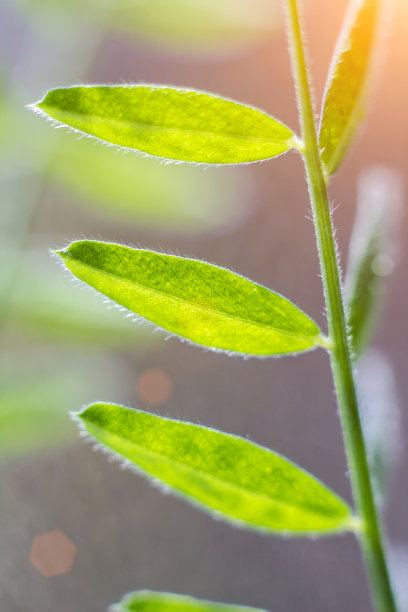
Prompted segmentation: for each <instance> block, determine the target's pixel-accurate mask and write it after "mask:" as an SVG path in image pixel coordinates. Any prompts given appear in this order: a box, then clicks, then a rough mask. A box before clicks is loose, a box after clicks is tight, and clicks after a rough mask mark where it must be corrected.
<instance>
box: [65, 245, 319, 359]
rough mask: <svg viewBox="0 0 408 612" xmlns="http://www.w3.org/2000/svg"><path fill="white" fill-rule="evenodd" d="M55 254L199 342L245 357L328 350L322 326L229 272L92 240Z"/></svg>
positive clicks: (128, 304) (115, 296)
mask: <svg viewBox="0 0 408 612" xmlns="http://www.w3.org/2000/svg"><path fill="white" fill-rule="evenodd" d="M57 254H58V255H60V256H61V258H62V259H63V261H64V263H65V265H66V266H67V267H68V269H69V270H71V272H72V273H73V274H75V276H77V277H78V278H79V279H81V280H83V281H85V282H86V283H88V284H89V285H91V286H92V287H94V288H95V289H97V290H98V291H100V292H101V293H103V294H104V295H106V296H108V297H109V298H111V299H112V300H114V301H115V302H117V303H118V304H120V305H121V306H124V307H125V308H128V309H129V310H131V311H133V312H135V313H136V314H138V315H140V316H142V317H144V318H146V319H148V320H149V321H152V322H153V323H155V324H156V325H159V326H160V327H162V328H164V329H166V330H168V331H170V332H173V333H175V334H178V335H180V336H182V337H184V338H187V339H189V340H192V341H193V342H196V343H197V344H201V345H203V346H208V347H211V348H215V349H221V350H225V351H230V352H235V353H241V354H246V355H276V354H284V353H294V352H299V351H305V350H309V349H312V348H314V347H316V346H318V345H324V339H323V338H322V336H321V334H320V331H319V328H318V327H317V325H316V324H315V323H314V322H313V321H312V320H311V319H310V318H309V317H308V316H307V315H305V314H304V313H303V312H302V311H301V310H299V309H298V308H297V307H296V306H294V305H293V304H292V303H291V302H289V301H288V300H286V299H285V298H283V297H282V296H280V295H278V294H277V293H274V292H272V291H270V290H269V289H266V288H265V287H262V286H261V285H257V284H255V283H253V282H251V281H249V280H247V279H246V278H243V277H242V276H238V275H237V274H234V273H233V272H230V271H229V270H225V269H224V268H218V267H216V266H213V265H211V264H208V263H204V262H202V261H197V260H193V259H184V258H181V257H175V256H173V255H163V254H161V253H155V252H153V251H145V250H140V249H131V248H128V247H124V246H121V245H118V244H109V243H104V242H97V241H90V240H84V241H78V242H73V243H72V244H71V245H70V246H69V247H68V248H67V249H66V250H64V251H59V252H58V253H57Z"/></svg>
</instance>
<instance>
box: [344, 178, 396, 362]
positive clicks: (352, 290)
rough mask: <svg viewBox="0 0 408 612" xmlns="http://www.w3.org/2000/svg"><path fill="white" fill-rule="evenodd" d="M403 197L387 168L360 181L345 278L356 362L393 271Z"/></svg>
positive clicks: (370, 332)
mask: <svg viewBox="0 0 408 612" xmlns="http://www.w3.org/2000/svg"><path fill="white" fill-rule="evenodd" d="M402 197H403V194H402V180H401V177H400V176H399V175H398V174H397V173H395V172H392V171H391V170H389V169H387V168H383V167H373V168H370V169H368V170H367V171H366V172H365V174H363V175H362V177H361V179H360V183H359V191H358V202H357V214H356V220H355V223H354V227H353V234H352V238H351V243H350V250H349V258H348V266H347V276H346V293H347V302H348V310H349V317H348V323H349V327H350V335H351V341H352V346H353V350H354V353H355V356H356V357H357V358H358V357H360V356H361V354H362V353H363V351H364V349H365V348H366V346H367V345H368V343H369V341H370V339H371V335H372V331H373V328H374V323H375V315H376V312H377V309H378V303H379V298H380V297H381V294H382V291H383V286H384V279H385V277H386V276H388V275H389V274H390V273H391V272H392V270H393V267H394V262H393V255H394V253H393V251H394V247H395V236H394V234H395V229H396V228H397V227H398V224H399V220H400V216H401V210H402Z"/></svg>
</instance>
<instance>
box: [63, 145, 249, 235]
mask: <svg viewBox="0 0 408 612" xmlns="http://www.w3.org/2000/svg"><path fill="white" fill-rule="evenodd" d="M51 170H52V178H53V179H54V180H56V181H57V182H58V185H60V186H61V187H62V188H63V189H64V191H68V192H69V194H70V195H73V196H74V198H75V199H76V201H77V202H79V203H80V204H81V206H82V207H86V208H88V209H90V210H93V211H96V212H97V213H98V215H99V216H101V215H103V216H105V217H106V218H108V219H109V221H112V220H115V221H116V222H122V223H126V224H127V225H128V224H129V223H134V224H137V225H138V226H139V227H140V226H141V227H146V228H149V229H153V230H155V231H157V230H163V229H165V230H166V232H169V231H172V232H175V233H176V232H177V233H182V232H189V233H191V232H194V233H196V234H198V233H200V234H202V233H205V232H214V231H220V230H225V229H226V228H231V227H235V226H236V225H237V224H238V223H239V222H240V221H241V220H242V219H243V218H244V217H245V212H246V210H247V204H248V196H249V189H248V185H247V183H246V181H245V180H243V179H244V177H243V176H242V173H240V174H238V172H237V169H236V168H228V169H227V168H224V172H219V171H218V169H217V168H207V169H203V168H202V167H200V168H195V167H191V166H190V167H186V166H185V165H181V164H166V165H160V164H158V163H157V160H155V159H142V158H140V157H136V156H134V155H123V154H121V155H112V151H110V150H109V149H108V148H107V147H102V146H95V141H91V140H84V139H82V140H78V139H75V138H72V139H71V138H66V139H63V142H62V146H61V147H60V149H59V151H58V157H57V159H56V161H55V162H54V163H53V164H52V166H51ZM225 173H226V174H225Z"/></svg>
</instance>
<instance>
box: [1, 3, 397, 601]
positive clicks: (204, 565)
mask: <svg viewBox="0 0 408 612" xmlns="http://www.w3.org/2000/svg"><path fill="white" fill-rule="evenodd" d="M304 4H305V19H306V25H307V29H308V39H309V41H310V56H311V58H312V70H313V74H314V76H315V79H316V81H315V84H316V87H315V90H316V97H317V100H318V103H319V102H320V98H321V94H322V91H323V86H324V80H325V74H326V72H327V66H328V63H329V61H330V55H331V52H332V48H333V45H334V41H335V38H336V35H337V32H338V29H339V26H340V23H341V21H342V18H343V14H344V10H345V6H346V2H345V0H335V1H333V2H331V3H326V2H324V1H323V0H306V1H305V3H304ZM396 6H397V8H396V15H395V18H394V24H393V31H392V36H390V37H389V39H388V46H389V49H388V53H387V55H386V57H385V59H384V61H383V62H382V66H381V69H380V70H379V73H380V76H381V81H380V85H379V86H377V91H376V96H375V99H374V98H373V100H372V101H371V108H370V109H369V110H370V112H369V115H368V121H367V123H366V125H365V127H364V130H363V132H362V134H361V135H360V137H359V138H358V141H357V143H356V145H355V146H354V147H353V150H352V152H351V154H350V156H349V158H348V160H347V161H346V163H345V165H344V168H342V170H341V171H340V172H339V173H338V175H337V176H336V177H335V178H334V181H333V187H332V189H331V197H332V201H333V203H334V206H335V207H337V206H338V208H337V209H336V212H335V221H336V223H337V225H338V228H339V229H338V233H337V236H338V240H339V244H340V248H341V251H342V253H344V256H343V258H342V261H343V266H345V263H346V253H347V248H348V243H349V237H350V233H351V227H352V223H353V218H354V214H355V206H356V198H357V185H358V181H359V176H360V174H361V172H362V171H363V170H364V169H365V168H366V166H369V165H371V164H382V165H385V166H387V167H391V168H394V169H395V170H396V171H397V172H398V173H399V174H400V175H401V176H402V177H406V176H407V175H408V172H407V170H408V159H407V154H406V146H405V145H406V142H407V137H408V121H407V117H406V108H407V105H408V84H407V82H406V79H405V75H406V74H407V70H408V60H407V53H406V33H405V32H406V24H407V17H408V11H407V6H406V3H405V2H402V1H401V2H400V3H397V5H396ZM283 21H284V20H283V15H282V13H281V7H280V3H279V2H278V0H276V1H275V0H246V1H245V0H81V1H79V0H70V1H69V0H52V1H51V0H3V2H2V4H1V5H0V49H1V58H0V160H1V164H0V182H1V207H0V235H1V240H0V254H1V257H2V262H3V263H2V266H1V268H0V316H1V320H0V338H1V352H0V472H1V485H0V550H1V556H0V609H1V610H2V611H4V612H31V611H37V610H42V612H54V611H55V610H58V611H59V612H73V611H76V610H81V611H83V612H93V611H96V610H98V611H99V610H105V609H106V608H107V606H108V605H109V604H111V603H113V602H115V601H117V600H119V599H120V598H121V596H122V595H123V594H124V593H125V592H126V591H129V590H134V589H138V588H152V589H158V590H168V591H174V592H180V593H188V594H191V595H195V596H198V597H204V598H208V599H213V600H219V601H225V602H230V603H242V604H248V605H253V606H261V607H264V608H266V609H268V610H270V611H271V612H273V611H275V610H276V611H277V610H281V611H285V612H292V611H293V612H294V611H295V610H296V611H298V610H305V609H306V610H307V609H313V610H315V611H316V612H318V611H320V610H321V611H322V612H323V610H324V611H327V610H330V611H333V612H337V611H338V612H343V611H344V610H346V609H350V610H356V611H357V610H368V609H369V605H370V604H369V594H368V590H367V587H366V583H365V579H364V571H363V568H362V565H361V563H360V556H359V551H358V548H357V545H356V543H355V542H354V540H353V537H352V536H347V537H345V538H327V539H324V540H321V541H312V540H308V539H306V540H296V539H295V540H287V541H286V540H281V539H278V538H271V537H261V536H260V535H259V534H252V533H250V532H244V531H239V530H237V529H233V528H231V527H230V526H229V525H227V524H223V523H221V522H217V521H214V520H212V519H211V518H210V517H208V516H206V515H204V514H201V513H200V512H198V511H196V510H195V509H193V508H191V507H189V506H186V505H185V504H184V502H181V501H179V500H178V499H175V498H172V497H171V496H163V495H162V494H160V493H159V492H158V491H157V490H155V489H154V488H152V487H151V486H150V485H149V484H147V483H146V482H145V481H144V480H142V479H141V478H140V477H137V476H135V475H133V474H131V473H130V472H125V471H123V470H120V468H119V466H118V465H117V464H114V463H113V464H112V463H110V462H108V461H107V458H106V456H104V455H103V454H101V453H95V452H93V450H92V448H91V446H90V445H86V444H85V443H84V442H83V441H81V440H80V439H79V436H78V434H77V432H76V430H75V427H74V426H73V424H72V423H71V420H70V418H69V415H68V413H69V412H70V411H72V410H76V409H78V408H79V407H80V406H81V405H83V404H85V403H87V402H91V401H95V400H112V401H116V402H122V403H124V404H127V405H133V406H139V407H141V408H144V407H145V408H148V409H150V408H151V409H152V410H154V411H156V412H158V413H159V414H162V415H165V416H172V417H176V418H183V419H186V420H191V421H194V422H198V423H202V424H205V425H209V426H214V427H218V428H221V429H224V430H226V431H228V432H231V433H236V434H240V435H244V436H248V437H250V438H251V439H252V440H254V441H256V442H259V443H261V444H265V445H267V446H269V447H271V448H273V449H274V450H276V451H278V452H281V453H283V454H284V455H286V456H288V457H290V458H291V459H293V460H294V461H296V462H298V463H299V464H301V465H303V466H304V467H305V468H307V469H309V470H310V471H312V472H313V473H314V474H316V475H317V476H318V477H320V478H321V479H322V480H323V481H325V482H326V483H328V484H330V485H331V486H332V487H333V488H335V489H336V490H337V491H338V492H339V493H340V494H342V495H343V496H345V497H346V498H347V499H350V490H349V480H348V476H347V474H346V464H345V459H344V453H343V448H342V441H341V436H340V429H339V422H338V418H337V414H336V407H335V401H334V396H333V393H332V387H331V380H330V372H329V366H328V363H327V359H326V356H325V355H324V354H323V352H322V351H317V352H315V353H311V354H308V355H305V356H302V357H297V358H286V359H282V360H276V359H274V360H247V361H244V360H241V359H239V358H229V357H227V356H224V355H220V354H214V353H211V352H206V351H203V350H201V349H198V348H195V347H192V346H189V345H188V344H182V343H180V342H179V341H178V340H176V339H170V340H168V341H166V342H164V339H165V334H163V333H161V332H156V333H153V332H154V331H155V330H154V328H153V327H152V326H149V325H146V324H139V323H136V322H135V321H133V320H132V319H131V318H127V317H126V316H125V314H124V313H123V312H120V311H119V310H118V309H116V308H112V305H107V304H104V301H103V299H102V298H101V297H100V296H97V295H96V294H95V292H93V291H91V290H90V289H88V288H86V287H83V286H80V285H79V284H77V283H76V282H73V281H72V279H71V278H70V277H69V275H68V274H67V273H66V272H64V271H63V270H62V269H61V268H60V267H59V266H58V264H57V262H56V260H55V259H53V258H52V256H51V255H50V249H55V248H58V247H61V246H65V245H66V244H67V243H69V241H71V240H73V239H77V238H82V237H86V238H97V239H102V240H106V241H118V242H121V243H124V244H128V245H132V246H137V247H143V248H151V249H154V250H163V251H165V252H168V253H176V254H181V255H185V256H191V257H196V258H202V259H205V260H207V261H210V262H212V263H217V264H219V265H223V266H226V267H229V268H231V269H233V270H235V271H236V272H239V273H241V274H244V275H246V276H248V277H249V278H251V279H252V280H254V281H257V282H260V283H263V284H265V285H267V286H269V287H271V288H273V289H274V290H276V291H279V292H280V293H282V294H283V295H285V296H287V297H288V298H290V299H292V300H293V301H294V302H295V303H297V304H298V305H300V306H301V307H302V308H303V309H304V310H305V311H306V312H308V313H310V315H311V316H312V317H314V318H315V319H316V320H317V321H319V322H320V323H321V324H323V321H324V318H323V315H322V312H323V304H322V294H321V284H320V279H319V276H318V265H317V257H316V252H315V247H314V241H313V228H312V224H311V222H310V219H309V217H310V212H309V208H308V202H307V193H306V188H305V185H304V178H303V170H302V166H301V163H300V160H299V159H298V157H297V156H296V155H295V154H289V155H288V156H284V157H280V158H279V159H277V160H275V161H273V162H270V163H263V164H259V165H249V166H241V167H235V168H230V167H228V168H202V167H194V166H188V165H185V166H183V165H176V164H171V165H164V164H162V163H160V161H157V160H151V159H145V158H143V157H138V156H137V155H134V154H130V153H129V154H123V153H121V152H117V151H115V149H114V148H108V147H103V146H101V145H97V144H95V142H94V141H91V140H86V139H79V138H78V136H77V135H74V134H69V133H67V131H66V130H53V129H51V126H50V125H46V124H45V123H44V122H43V121H42V120H41V119H40V118H38V117H36V116H34V115H33V114H31V113H29V112H28V111H27V110H26V109H25V105H26V104H28V103H30V102H34V101H35V100H37V99H39V98H41V96H42V95H43V94H44V92H45V91H46V90H47V89H51V88H53V87H58V86H64V85H69V84H76V83H81V82H87V83H102V82H103V83H105V82H107V83H123V82H146V83H159V84H170V85H174V86H182V87H187V88H196V89H201V90H206V91H210V92H214V93H219V94H221V95H225V96H227V97H230V98H233V99H236V100H239V101H241V102H243V103H246V104H252V105H254V106H257V107H260V108H263V109H265V110H266V111H268V112H270V113H271V114H273V115H275V116H276V117H278V118H280V119H281V120H282V121H284V122H285V123H287V124H289V125H292V126H296V107H295V102H294V98H293V95H294V94H293V86H292V83H291V77H290V68H289V61H288V55H287V50H286V43H285V35H284V32H283ZM323 26H324V27H323ZM405 204H406V203H405ZM406 237H407V216H406V215H405V216H403V217H402V221H401V223H400V224H399V228H398V232H397V233H396V237H395V245H394V246H395V249H394V253H393V261H394V264H395V270H394V273H393V275H392V276H391V277H390V278H389V279H388V280H387V294H386V297H385V299H384V300H383V303H382V306H381V309H380V313H379V328H378V332H377V334H376V336H375V342H374V343H375V347H376V350H377V353H376V354H375V355H374V357H373V356H371V361H368V365H366V366H365V367H361V370H362V372H363V375H364V379H363V383H364V384H363V383H362V385H361V387H362V393H363V392H364V393H365V395H366V396H367V395H368V396H369V394H370V392H372V386H371V387H370V381H372V380H373V379H374V378H375V380H376V381H378V380H379V379H381V380H382V378H381V376H382V375H381V374H378V371H379V370H378V368H380V370H381V372H382V373H384V371H385V372H386V375H385V376H384V379H385V382H384V385H385V386H386V388H387V390H388V392H387V393H386V394H385V397H386V400H385V403H384V402H383V403H382V406H381V410H383V411H384V406H385V417H384V419H385V420H386V421H387V419H388V420H392V419H396V418H397V419H398V426H397V427H394V428H392V427H391V428H390V431H389V436H390V440H388V447H391V448H392V449H396V448H400V449H401V450H400V452H399V453H398V455H397V456H396V457H395V458H394V461H393V462H392V464H391V465H392V469H391V470H390V480H389V484H388V487H387V491H388V501H387V504H386V505H385V513H386V522H387V527H388V533H389V536H390V546H391V548H392V558H393V559H394V560H395V563H394V566H395V567H394V572H395V579H396V580H397V581H398V580H399V581H400V582H401V583H402V584H404V581H405V582H406V576H407V575H408V525H407V519H406V507H407V503H408V488H407V487H406V473H407V467H408V466H407V454H406V452H405V448H404V446H406V444H405V445H404V443H403V441H404V440H406V439H407V436H408V419H407V411H406V408H405V399H406V398H407V396H408V381H407V377H406V370H407V346H408V328H407V325H406V311H407V306H408V288H407V283H406V278H407V270H408V261H407V256H408V253H407V248H406V245H407V240H406ZM378 351H381V353H379V352H378ZM378 355H380V356H378ZM379 363H380V365H378V364H379ZM384 363H385V364H386V365H385V366H383V365H381V364H384ZM373 364H374V365H373ZM376 368H377V369H376ZM390 368H391V369H390ZM392 371H393V372H394V373H393V374H392V373H391V372H392ZM367 381H368V383H367ZM364 385H365V386H364ZM367 386H368V387H369V389H368V391H366V387H367ZM391 387H392V389H390V388H391ZM370 390H371V391H370ZM379 396H381V392H380V391H378V392H377V393H376V397H379ZM390 398H391V399H390ZM398 406H399V407H400V414H399V415H397V416H396V417H395V416H394V415H395V413H396V412H397V407H398ZM366 412H368V417H367V418H368V421H369V422H372V421H373V420H374V417H373V415H370V405H368V406H367V408H366ZM373 429H375V428H374V427H372V428H371V430H373ZM377 430H378V427H377ZM53 530H61V531H63V533H65V535H66V536H67V537H68V538H69V539H70V540H71V541H72V542H73V543H74V544H75V546H76V550H77V553H76V557H75V561H74V565H73V567H72V569H71V571H69V572H68V573H65V574H62V575H59V576H54V577H52V578H46V577H44V576H43V575H42V574H41V573H40V572H39V571H38V570H37V569H36V568H35V567H34V566H33V565H32V563H30V561H29V556H30V548H31V545H32V541H33V539H34V538H35V536H36V535H38V534H40V533H42V532H49V531H53ZM404 576H405V579H404ZM404 591H405V587H403V588H402V589H401V597H404V596H405V595H404ZM405 605H407V602H405Z"/></svg>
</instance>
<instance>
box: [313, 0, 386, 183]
mask: <svg viewBox="0 0 408 612" xmlns="http://www.w3.org/2000/svg"><path fill="white" fill-rule="evenodd" d="M380 4H381V0H356V1H355V2H354V3H353V5H352V7H351V12H350V14H349V15H348V18H347V19H346V21H345V25H344V27H343V31H342V34H341V35H340V38H339V41H338V43H337V49H336V52H335V54H334V58H333V62H332V65H331V68H330V71H329V77H328V80H327V85H326V91H325V95H324V101H323V107H322V113H321V124H320V134H319V146H320V150H321V159H322V162H323V164H324V166H325V169H326V172H327V174H328V175H330V174H332V173H333V172H335V170H336V169H337V167H338V166H339V165H340V163H341V162H342V160H343V158H344V156H345V154H346V151H347V148H348V146H349V144H350V142H351V139H352V137H353V134H354V131H355V129H356V127H357V125H358V123H359V121H360V119H361V117H362V115H363V113H364V104H365V98H366V94H367V82H368V76H369V72H370V68H371V64H372V58H373V50H374V43H375V40H376V33H377V26H378V23H379V13H380Z"/></svg>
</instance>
